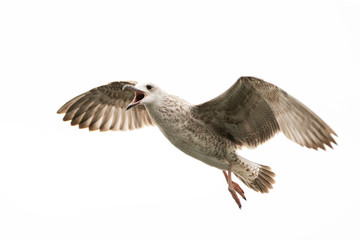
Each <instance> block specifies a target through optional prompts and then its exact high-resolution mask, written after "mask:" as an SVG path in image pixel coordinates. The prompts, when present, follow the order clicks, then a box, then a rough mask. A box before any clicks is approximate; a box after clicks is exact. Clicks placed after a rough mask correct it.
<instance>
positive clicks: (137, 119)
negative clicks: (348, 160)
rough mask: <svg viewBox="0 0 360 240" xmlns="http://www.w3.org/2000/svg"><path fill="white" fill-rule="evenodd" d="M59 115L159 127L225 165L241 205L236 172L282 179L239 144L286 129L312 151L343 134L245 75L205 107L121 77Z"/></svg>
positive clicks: (247, 179)
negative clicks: (244, 154) (247, 155)
mask: <svg viewBox="0 0 360 240" xmlns="http://www.w3.org/2000/svg"><path fill="white" fill-rule="evenodd" d="M126 110H127V111H126ZM58 113H65V116H64V120H65V121H67V120H71V124H72V125H79V127H80V128H89V130H97V129H100V130H101V131H107V130H126V129H134V128H140V127H142V126H144V125H154V124H155V125H157V126H158V127H159V129H160V130H161V132H162V133H163V134H164V135H165V136H166V137H167V138H168V139H169V141H170V142H171V143H172V144H173V145H174V146H176V147H177V148H178V149H180V150H181V151H183V152H184V153H186V154H188V155H190V156H192V157H194V158H196V159H198V160H200V161H202V162H204V163H206V164H208V165H211V166H213V167H216V168H219V169H221V170H224V174H225V177H226V178H227V182H228V184H229V190H230V192H231V194H232V196H233V197H234V199H235V201H236V202H237V203H238V205H239V207H241V204H240V200H239V199H238V198H237V196H236V193H235V190H236V192H237V193H238V194H240V195H241V196H242V197H243V198H245V196H244V195H243V191H242V189H241V188H240V187H239V186H238V185H237V184H236V183H234V182H232V180H231V172H232V173H234V174H235V175H236V176H237V177H238V178H239V179H240V180H241V181H242V182H244V184H245V185H246V186H248V187H250V188H252V189H253V190H255V191H259V192H261V193H265V192H268V191H269V189H271V188H272V184H273V183H274V182H275V181H274V179H273V177H274V176H275V174H274V173H273V172H272V171H271V169H270V168H269V167H267V166H263V165H261V164H257V163H254V162H252V161H250V160H247V159H245V158H243V157H241V156H239V155H238V154H237V152H236V151H237V150H238V149H239V148H241V147H243V146H246V147H256V146H257V145H259V144H261V143H263V142H265V141H266V140H268V139H269V138H271V137H272V136H273V135H274V134H275V133H277V132H278V131H282V132H283V133H284V134H285V136H287V137H288V138H289V139H291V140H293V141H295V142H296V143H298V144H300V145H301V146H306V147H308V148H314V149H318V148H322V149H324V150H325V145H328V146H329V147H331V142H332V143H335V144H336V142H335V140H334V139H333V137H332V135H336V134H335V132H334V131H333V130H332V129H331V128H330V127H329V126H328V125H327V124H326V123H325V122H324V121H322V120H321V119H320V118H319V117H318V116H317V115H316V114H314V113H313V112H312V111H311V110H309V109H308V108H307V107H306V106H304V105H303V104H302V103H300V102H299V101H298V100H296V99H295V98H293V97H292V96H290V95H289V94H287V93H286V92H285V91H283V90H282V89H280V88H278V87H276V86H275V85H273V84H270V83H267V82H265V81H263V80H261V79H258V78H254V77H241V78H239V79H238V81H237V82H235V84H234V85H233V86H231V87H230V88H229V89H228V90H227V91H226V92H224V93H223V94H221V95H220V96H218V97H217V98H214V99H212V100H210V101H208V102H205V103H203V104H199V105H191V104H190V103H188V102H186V101H185V100H183V99H181V98H179V97H176V96H172V95H169V94H167V93H166V92H164V91H163V90H161V89H160V88H158V87H157V86H155V85H153V84H144V85H142V84H137V83H136V82H125V81H123V82H113V83H110V84H108V85H104V86H100V87H98V88H94V89H92V90H90V91H89V92H86V93H84V94H81V95H79V96H77V97H75V98H73V99H72V100H70V101H69V102H67V103H66V104H65V105H64V106H62V107H61V108H60V109H59V110H58ZM225 171H228V172H229V175H227V174H226V172H225Z"/></svg>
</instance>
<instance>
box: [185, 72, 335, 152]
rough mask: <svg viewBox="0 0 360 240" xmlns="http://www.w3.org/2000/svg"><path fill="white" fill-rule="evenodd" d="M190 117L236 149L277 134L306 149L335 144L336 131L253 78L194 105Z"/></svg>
mask: <svg viewBox="0 0 360 240" xmlns="http://www.w3.org/2000/svg"><path fill="white" fill-rule="evenodd" d="M192 115H193V116H194V117H195V118H196V119H198V120H201V121H202V122H204V123H205V124H207V125H209V126H210V127H211V128H212V129H213V130H215V131H216V132H217V133H218V134H221V135H223V136H224V137H227V138H228V139H230V140H231V141H232V142H234V143H236V144H237V145H238V146H243V145H244V146H247V147H256V146H257V145H259V144H261V143H263V142H265V141H266V140H268V139H269V138H271V137H272V136H273V135H275V133H277V132H278V131H282V132H283V133H284V134H285V136H286V137H288V138H289V139H291V140H292V141H294V142H296V143H298V144H300V145H301V146H306V147H308V148H314V149H318V148H322V149H325V146H324V144H326V145H328V146H329V147H331V142H333V143H335V144H336V142H335V140H334V139H333V137H332V136H331V134H333V135H335V136H336V134H335V132H334V131H333V130H332V129H331V128H330V127H329V126H328V125H327V124H326V123H325V122H324V121H323V120H321V119H320V118H319V117H318V116H317V115H316V114H315V113H313V112H312V111H311V110H310V109H309V108H307V107H306V106H305V105H304V104H302V103H301V102H299V101H298V100H296V99H295V98H294V97H292V96H290V95H289V94H288V93H286V92H285V91H283V90H282V89H280V88H278V87H277V86H275V85H273V84H271V83H268V82H265V81H263V80H261V79H258V78H254V77H241V78H239V79H238V80H237V82H236V83H235V84H234V85H233V86H231V87H230V88H229V89H228V90H227V91H226V92H224V93H223V94H221V95H220V96H218V97H216V98H214V99H212V100H210V101H208V102H205V103H203V104H200V105H196V106H194V107H193V108H192Z"/></svg>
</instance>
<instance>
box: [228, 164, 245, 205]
mask: <svg viewBox="0 0 360 240" xmlns="http://www.w3.org/2000/svg"><path fill="white" fill-rule="evenodd" d="M223 173H224V176H225V179H226V182H227V183H228V190H229V192H230V194H231V196H232V197H233V199H234V200H235V202H236V203H237V205H238V206H239V208H241V203H240V199H239V197H238V196H237V194H236V193H238V194H239V195H240V196H241V197H242V198H243V199H245V200H246V197H245V194H244V190H242V188H241V187H240V186H239V184H237V183H236V182H233V181H232V180H231V175H230V174H231V171H229V175H228V174H227V173H226V171H223Z"/></svg>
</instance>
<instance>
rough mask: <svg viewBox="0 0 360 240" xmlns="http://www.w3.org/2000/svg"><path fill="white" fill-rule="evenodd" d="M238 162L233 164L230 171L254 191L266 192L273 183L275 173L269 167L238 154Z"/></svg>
mask: <svg viewBox="0 0 360 240" xmlns="http://www.w3.org/2000/svg"><path fill="white" fill-rule="evenodd" d="M238 160H239V161H238V162H237V163H235V164H233V168H232V172H233V173H234V174H235V176H236V177H238V178H239V179H240V180H241V181H242V182H243V183H244V184H245V185H246V186H248V187H249V188H251V189H253V190H255V191H256V192H261V193H268V192H269V189H272V185H273V184H274V183H275V180H274V177H275V173H273V172H272V171H271V168H270V167H268V166H264V165H261V164H257V163H254V162H252V161H250V160H247V159H245V158H243V157H240V156H238Z"/></svg>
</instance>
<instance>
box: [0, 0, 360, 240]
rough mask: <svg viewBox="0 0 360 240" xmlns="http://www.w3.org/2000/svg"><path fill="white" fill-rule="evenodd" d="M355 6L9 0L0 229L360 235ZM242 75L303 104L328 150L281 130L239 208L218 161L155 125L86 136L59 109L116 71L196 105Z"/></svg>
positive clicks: (0, 57) (1, 6)
mask: <svg viewBox="0 0 360 240" xmlns="http://www.w3.org/2000/svg"><path fill="white" fill-rule="evenodd" d="M359 12H360V4H359V2H358V1H313V0H312V1H277V0H275V1H248V2H243V1H221V2H220V1H218V2H215V1H178V2H177V3H175V2H174V1H131V2H130V1H128V2H121V1H74V0H71V1H16V0H14V1H1V3H0V34H1V37H0V68H1V69H0V79H1V94H0V101H1V102H0V104H1V118H0V121H1V122H0V126H1V133H0V139H1V151H0V239H4V240H7V239H37V240H39V239H52V240H53V239H77V240H78V239H359V238H360V234H359V229H358V228H359V222H360V219H359V214H360V207H359V201H360V196H359V183H360V179H359V165H360V164H359V161H360V159H359V154H358V151H357V149H358V148H359V140H358V135H359V120H360V118H359V106H358V105H359V103H360V101H359V93H358V87H359V77H360V73H359V70H360V68H359V67H360V47H359V45H360V44H359V43H360V34H359V32H360V30H359V29H360V17H359V16H360V15H359ZM242 75H252V76H256V77H260V78H263V79H265V80H267V81H269V82H272V83H274V84H276V85H278V86H280V87H281V88H283V89H285V90H286V91H287V92H288V93H290V94H292V95H293V96H295V97H296V98H298V99H300V100H301V101H302V102H303V103H305V104H306V105H308V106H309V107H310V108H311V109H312V110H313V111H315V112H316V113H317V114H318V115H319V116H321V117H322V118H323V119H324V120H325V121H326V122H327V123H328V124H329V125H330V126H331V127H332V128H333V129H334V130H335V131H336V132H337V134H338V136H339V137H338V138H336V141H337V142H338V145H337V146H335V147H334V150H331V149H327V151H321V150H320V151H314V150H309V149H305V148H302V147H300V146H298V145H296V144H295V143H293V142H291V141H289V140H287V139H286V138H285V137H284V136H283V135H281V134H279V135H277V136H276V137H275V138H273V139H272V140H271V141H269V142H267V143H265V144H264V145H262V146H260V147H258V148H257V149H253V150H242V151H241V152H240V154H241V155H242V156H244V157H246V158H248V159H250V160H253V161H255V162H259V163H262V164H265V165H269V166H271V167H272V169H273V171H274V172H275V173H276V174H277V176H276V184H275V185H274V189H273V190H272V191H271V192H270V193H269V194H260V193H256V192H253V191H252V190H250V189H248V188H246V187H245V186H244V185H243V184H241V183H240V184H241V186H243V187H244V189H245V193H246V196H247V199H248V200H247V201H242V203H243V208H242V210H239V209H238V208H237V206H236V204H235V202H234V200H233V199H232V198H231V196H230V194H229V192H228V190H227V185H226V182H225V179H224V177H223V175H222V173H221V171H219V170H218V169H215V168H211V167H209V166H207V165H205V164H203V163H201V162H199V161H197V160H195V159H192V158H190V157H188V156H186V155H185V154H183V153H182V152H180V151H179V150H177V149H176V148H175V147H173V146H172V145H171V144H170V143H169V142H168V141H167V140H166V139H165V137H163V136H162V135H161V133H160V131H158V129H156V128H155V127H149V128H144V129H141V130H136V131H130V132H106V133H99V132H88V131H87V130H79V129H78V128H77V127H71V126H70V124H69V123H68V122H62V116H60V115H57V114H56V111H57V110H58V108H60V107H61V106H62V104H64V103H65V102H66V101H68V100H69V99H71V98H72V97H74V96H76V95H78V94H80V93H82V92H85V91H87V90H89V89H91V88H93V87H97V86H99V85H103V84H107V83H108V82H111V81H118V80H136V81H139V82H147V81H151V82H154V83H157V84H158V85H159V86H161V88H163V89H164V90H165V91H167V92H169V93H172V94H175V95H179V96H181V97H183V98H184V99H186V100H188V101H190V102H192V103H194V104H195V103H201V102H204V101H207V100H209V99H211V98H213V97H215V96H217V95H219V94H220V93H222V92H223V91H225V90H226V89H227V88H228V87H230V86H231V85H232V84H233V83H234V82H235V80H236V79H237V78H238V77H239V76H242Z"/></svg>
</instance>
